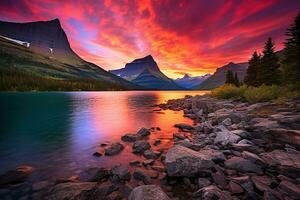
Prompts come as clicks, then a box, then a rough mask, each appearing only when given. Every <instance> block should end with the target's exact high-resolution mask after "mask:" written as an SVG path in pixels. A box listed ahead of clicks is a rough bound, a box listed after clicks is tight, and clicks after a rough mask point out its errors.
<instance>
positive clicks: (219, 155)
mask: <svg viewBox="0 0 300 200" xmlns="http://www.w3.org/2000/svg"><path fill="white" fill-rule="evenodd" d="M200 152H201V153H202V154H204V155H210V158H211V159H212V160H213V161H214V162H219V161H224V160H226V157H225V155H224V153H223V152H222V151H218V150H215V149H210V148H203V149H201V150H200Z"/></svg>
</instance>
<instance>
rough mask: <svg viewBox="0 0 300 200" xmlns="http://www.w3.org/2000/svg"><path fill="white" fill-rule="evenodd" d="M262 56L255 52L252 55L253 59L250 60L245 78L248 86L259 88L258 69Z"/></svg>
mask: <svg viewBox="0 0 300 200" xmlns="http://www.w3.org/2000/svg"><path fill="white" fill-rule="evenodd" d="M260 59H261V58H260V55H258V54H257V52H256V51H255V52H254V53H253V54H252V58H251V59H250V60H249V66H248V69H247V73H246V76H245V80H244V82H245V84H246V85H248V86H258V85H259V83H258V80H257V73H258V68H259V66H260Z"/></svg>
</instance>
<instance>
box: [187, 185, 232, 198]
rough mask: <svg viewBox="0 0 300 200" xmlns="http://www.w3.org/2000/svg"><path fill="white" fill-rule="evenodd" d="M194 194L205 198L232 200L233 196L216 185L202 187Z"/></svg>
mask: <svg viewBox="0 0 300 200" xmlns="http://www.w3.org/2000/svg"><path fill="white" fill-rule="evenodd" d="M193 196H194V197H196V198H197V197H198V198H200V199H204V200H215V199H218V200H232V197H231V195H230V194H229V193H228V192H225V191H222V190H220V189H219V188H218V187H217V186H214V185H210V186H207V187H204V188H201V189H200V190H198V191H197V192H195V193H194V194H193Z"/></svg>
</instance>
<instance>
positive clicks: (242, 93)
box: [211, 85, 300, 103]
mask: <svg viewBox="0 0 300 200" xmlns="http://www.w3.org/2000/svg"><path fill="white" fill-rule="evenodd" d="M211 95H212V96H214V97H216V98H219V99H239V100H243V101H247V102H249V103H256V102H265V101H284V99H286V98H300V91H299V90H291V89H289V88H287V87H283V86H278V85H272V86H266V85H262V86H260V87H247V86H245V85H243V86H241V87H236V86H234V85H223V86H220V87H218V88H216V89H214V90H213V91H212V92H211Z"/></svg>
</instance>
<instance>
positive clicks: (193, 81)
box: [175, 74, 211, 89]
mask: <svg viewBox="0 0 300 200" xmlns="http://www.w3.org/2000/svg"><path fill="white" fill-rule="evenodd" d="M210 76H211V74H205V75H203V76H194V77H192V76H190V75H188V74H185V75H184V76H183V77H182V78H177V79H175V83H177V85H179V86H181V87H183V88H185V89H197V87H198V86H199V85H200V84H201V83H202V82H203V81H205V80H206V79H208V78H209V77H210Z"/></svg>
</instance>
